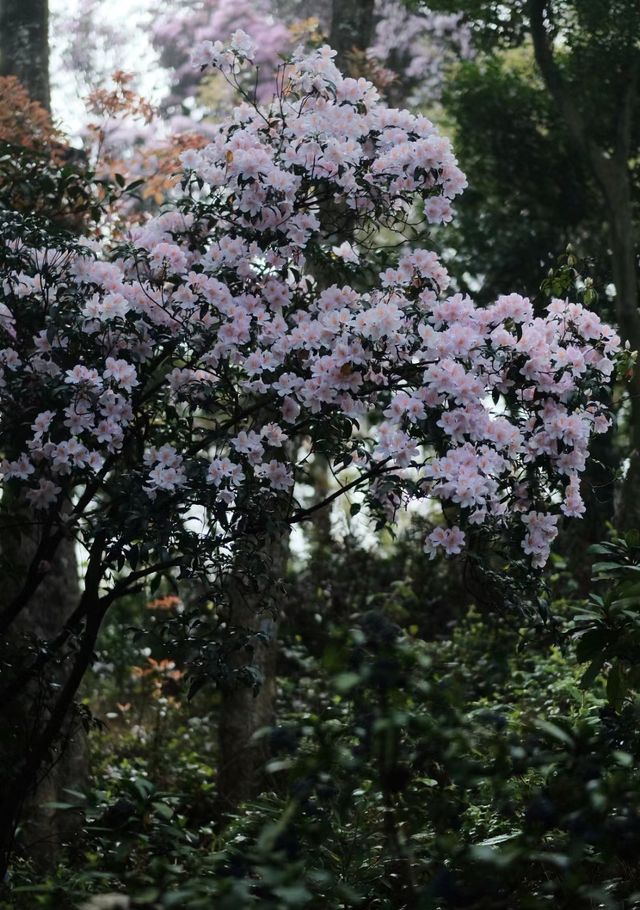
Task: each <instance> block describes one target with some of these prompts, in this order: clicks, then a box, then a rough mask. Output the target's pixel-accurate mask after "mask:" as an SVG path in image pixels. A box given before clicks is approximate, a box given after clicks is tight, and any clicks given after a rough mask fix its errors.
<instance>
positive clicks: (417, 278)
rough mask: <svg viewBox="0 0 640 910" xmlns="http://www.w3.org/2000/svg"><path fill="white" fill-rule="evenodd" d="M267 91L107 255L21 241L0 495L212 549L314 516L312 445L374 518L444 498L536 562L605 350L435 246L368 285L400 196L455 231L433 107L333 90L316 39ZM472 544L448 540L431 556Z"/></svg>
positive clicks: (82, 522) (580, 443) (355, 85)
mask: <svg viewBox="0 0 640 910" xmlns="http://www.w3.org/2000/svg"><path fill="white" fill-rule="evenodd" d="M209 53H210V54H211V60H210V61H208V57H207V55H208V54H209ZM249 53H250V48H249V47H248V45H247V44H246V41H245V39H244V37H243V36H242V35H239V36H236V39H235V48H231V49H223V50H222V51H221V50H219V49H216V48H207V49H206V52H205V51H198V62H199V63H200V65H204V66H207V65H214V66H215V65H217V66H222V67H223V68H228V67H229V66H231V68H232V69H233V70H234V71H235V68H236V67H238V66H240V65H241V64H242V63H243V61H244V60H245V59H246V58H247V57H248V55H249ZM229 61H231V62H229ZM279 85H280V91H279V94H278V96H277V98H276V99H275V100H274V102H273V104H272V105H270V106H269V107H267V108H262V107H260V106H258V105H250V104H244V105H242V106H240V107H239V108H237V109H236V111H235V112H234V115H233V117H232V118H231V120H230V121H229V122H227V123H225V124H222V125H220V126H219V127H218V128H217V130H216V133H215V135H214V137H213V138H212V141H211V143H210V144H209V145H208V146H206V147H205V148H204V149H202V150H201V151H197V152H189V153H188V158H187V157H186V156H185V168H186V172H185V177H184V184H183V188H184V196H183V198H182V199H181V200H180V201H179V202H178V203H177V204H176V206H175V207H174V208H173V209H170V210H167V211H166V212H164V213H163V214H161V215H159V216H157V217H155V218H153V219H152V220H150V221H149V222H147V223H146V224H145V225H143V226H141V227H138V228H136V229H134V230H132V231H131V234H130V237H129V238H128V240H127V242H126V243H124V244H122V245H121V246H120V247H119V248H117V249H116V250H115V251H113V252H112V254H111V255H110V256H107V255H106V252H105V253H103V254H101V255H98V254H97V253H96V251H95V249H93V248H89V247H88V246H86V247H85V248H81V249H79V250H72V249H71V248H69V249H68V250H67V251H66V252H65V251H60V250H58V249H54V248H53V247H52V248H51V249H48V248H34V247H29V246H27V245H26V244H23V245H22V246H20V247H19V248H18V249H16V250H15V251H14V252H12V258H11V262H12V266H11V267H10V268H6V269H5V274H4V275H3V276H2V277H3V281H2V289H3V290H2V295H1V296H2V300H1V301H0V304H1V306H2V307H3V309H2V310H1V311H0V312H1V313H2V320H1V321H0V333H2V335H3V343H4V344H5V345H6V347H5V348H4V350H3V352H2V365H1V367H0V380H1V384H0V402H1V405H2V410H1V413H2V417H1V418H0V435H1V436H2V448H3V451H5V453H7V460H6V461H5V462H4V463H3V464H2V474H3V482H6V483H20V484H26V485H27V489H28V491H29V492H28V496H29V499H30V500H31V501H32V503H33V505H34V506H35V507H37V508H39V509H41V510H43V511H47V513H48V514H53V512H52V511H51V510H52V509H53V507H54V506H55V507H59V506H60V505H61V503H62V502H63V501H64V500H66V501H68V502H69V503H71V504H72V509H71V514H70V516H69V517H68V519H67V520H68V521H69V522H74V521H75V522H77V523H78V525H79V526H82V527H84V528H85V529H87V530H86V531H85V533H90V532H91V533H93V532H92V531H91V528H94V525H93V524H92V523H95V522H96V521H99V522H101V523H100V528H101V529H102V530H103V531H104V521H105V518H104V515H114V516H116V515H118V516H120V517H119V518H118V521H117V522H116V519H115V518H114V519H113V521H114V526H113V529H112V533H113V535H114V538H115V539H118V534H120V533H123V532H122V526H123V525H128V523H130V522H131V521H134V519H135V521H138V522H140V527H144V528H145V530H144V534H145V535H148V534H150V533H152V532H153V533H155V534H157V535H159V536H160V538H161V539H162V540H163V541H164V543H163V547H166V546H169V544H170V545H171V546H174V547H179V546H181V545H182V544H181V543H180V541H183V539H184V535H185V533H186V531H185V528H186V527H187V526H188V527H191V526H195V519H194V518H193V509H194V508H197V509H198V510H199V513H198V514H202V512H204V513H205V514H206V520H205V521H200V523H199V525H198V527H199V528H200V530H199V531H198V532H197V534H198V535H199V538H198V539H199V540H200V541H201V546H202V547H203V548H208V550H207V552H210V553H211V554H212V556H213V555H215V552H216V548H219V547H220V546H222V543H221V541H224V540H227V539H228V538H229V536H233V534H235V533H238V534H239V533H242V528H243V527H244V526H245V524H244V523H243V522H246V520H247V516H253V517H254V519H255V516H256V515H258V514H260V510H261V508H263V505H264V503H265V502H268V501H271V502H273V500H274V499H278V500H279V501H281V502H286V503H288V511H286V516H287V517H286V520H288V521H298V520H302V519H303V518H304V517H305V510H304V509H303V508H302V506H300V505H298V504H297V503H296V501H295V493H296V489H295V482H296V480H297V479H300V478H302V477H303V476H304V457H302V456H300V457H301V462H300V463H298V454H299V452H300V451H301V447H300V444H299V443H300V440H304V441H305V446H304V447H303V448H304V450H306V453H308V452H309V451H314V449H315V448H316V447H317V448H321V450H322V451H323V452H324V453H327V452H329V453H330V454H331V456H332V457H333V460H334V467H335V471H336V475H337V476H338V477H339V478H341V480H342V482H343V484H344V486H345V487H348V488H349V489H353V488H354V487H357V486H361V487H362V488H363V489H365V490H368V491H369V492H368V501H369V504H370V507H371V508H372V509H374V510H379V511H380V512H381V513H382V514H383V515H385V516H386V517H387V518H389V519H392V518H393V516H394V515H395V513H396V511H397V509H398V508H399V507H401V506H402V505H406V504H407V503H409V502H410V501H412V500H415V499H422V500H431V501H434V502H442V503H449V504H453V505H454V506H456V507H457V510H458V512H459V515H460V518H459V524H460V525H461V526H464V525H468V524H471V525H478V526H488V527H489V528H490V529H492V530H500V531H504V530H505V529H507V528H508V527H515V531H516V533H517V535H519V540H520V541H521V544H522V547H523V548H524V551H525V553H527V554H529V555H530V556H531V558H532V561H533V563H534V565H536V566H537V565H542V564H543V563H544V561H545V559H546V558H547V555H548V544H549V543H550V541H551V540H552V538H553V536H554V535H555V533H556V523H557V513H558V512H559V511H560V510H562V511H563V512H564V513H565V514H567V515H579V514H580V513H581V510H582V508H583V506H582V503H581V499H580V493H579V478H580V474H581V472H582V471H583V469H584V466H585V461H586V457H587V451H588V443H589V439H590V437H591V434H592V433H594V432H602V431H604V430H606V428H607V426H608V425H609V418H608V415H607V413H606V410H605V409H604V408H603V406H602V405H601V404H600V403H599V398H600V392H601V390H602V388H603V386H604V385H606V383H607V381H608V379H609V377H610V374H611V371H612V369H613V364H614V358H615V355H616V353H617V351H618V348H619V339H618V338H617V336H616V334H615V333H614V331H613V330H612V329H611V328H609V327H608V326H606V325H604V324H603V323H602V322H601V321H600V320H599V319H598V317H597V316H596V315H595V314H593V313H591V312H588V311H587V310H585V309H584V308H583V307H582V306H580V305H578V304H575V303H569V302H567V301H561V300H554V301H552V303H551V304H550V305H549V307H548V308H547V311H546V313H544V315H536V314H535V313H534V312H533V307H532V305H531V303H530V302H529V300H527V299H526V298H524V297H522V296H520V295H518V294H510V295H506V296H502V297H500V298H499V299H498V300H497V301H496V302H495V303H494V304H493V305H492V306H489V307H487V308H479V307H477V306H475V304H474V303H473V301H472V300H470V299H469V298H468V297H466V296H463V295H460V294H448V293H447V285H448V277H447V273H446V270H445V269H444V267H443V266H442V264H441V263H440V262H439V260H438V257H437V255H436V254H435V253H434V252H433V251H431V250H428V249H408V250H406V251H405V252H404V253H402V254H401V255H400V256H399V257H398V258H397V261H396V262H395V263H394V265H393V266H392V267H390V268H387V269H385V270H384V271H382V272H381V273H380V274H379V275H378V277H377V279H374V280H373V281H371V282H370V283H369V285H368V287H366V288H365V289H363V288H362V274H364V273H361V271H360V268H361V266H360V263H362V262H363V261H364V262H369V264H371V263H372V262H374V261H375V260H374V259H373V258H372V256H371V254H372V250H371V248H370V247H369V246H368V245H367V242H365V240H364V238H367V237H371V236H375V229H377V228H379V227H380V225H388V226H390V227H393V228H400V229H401V228H402V226H403V223H404V221H405V220H406V219H407V218H408V216H409V212H410V211H411V210H413V207H414V205H415V202H416V199H422V200H423V201H424V202H425V210H426V212H427V217H433V215H429V211H431V212H433V211H437V219H438V220H448V217H449V216H450V214H451V205H450V204H451V201H452V200H453V199H454V198H455V196H456V195H458V194H459V193H460V192H461V190H462V189H463V187H464V185H465V179H464V176H463V174H462V173H461V172H460V170H459V168H458V166H457V163H456V159H455V157H454V155H453V153H452V150H451V148H450V145H449V142H448V141H447V140H446V139H444V138H443V137H441V136H440V135H439V134H438V132H437V130H436V129H435V127H434V126H433V125H432V124H431V123H430V121H429V120H428V119H426V118H425V117H422V116H416V115H413V114H411V113H409V112H407V111H399V110H391V109H388V108H387V107H385V106H384V105H383V104H381V103H380V101H379V99H378V95H377V92H376V90H375V88H374V87H373V86H372V85H371V84H370V83H369V82H367V81H365V80H364V79H352V78H344V77H343V76H342V75H341V74H340V73H339V71H338V70H337V69H336V67H335V65H334V63H333V52H332V51H331V50H330V49H329V48H326V47H325V48H321V49H320V50H318V51H314V52H312V53H310V54H305V53H300V54H298V55H297V56H294V58H293V61H292V62H291V64H288V65H287V66H286V67H283V69H282V72H281V76H280V80H279ZM431 200H439V205H438V207H437V209H436V210H434V209H433V208H432V209H431V210H430V209H429V207H428V205H427V203H429V202H430V201H431ZM345 232H348V233H349V235H350V241H349V249H348V250H345V249H344V248H343V246H342V244H339V245H338V249H339V250H340V251H341V252H342V253H345V252H346V254H347V255H344V256H343V255H337V254H336V252H335V250H336V238H340V236H341V235H342V236H344V233H345ZM352 252H353V255H352ZM373 252H375V251H373ZM14 326H15V332H16V337H15V338H14V337H13V335H12V331H14V329H13V327H14ZM296 440H297V442H296ZM305 457H306V456H305ZM101 497H102V499H103V500H104V502H105V506H104V508H96V507H95V505H93V506H92V503H93V504H95V501H96V499H97V500H99V501H102V500H101ZM118 509H120V510H121V511H120V512H118V511H117V510H118ZM149 514H151V515H152V516H153V518H149V517H148V516H149ZM131 516H133V517H131ZM135 516H138V517H135ZM145 516H147V517H145ZM172 522H173V524H172ZM94 531H95V528H94ZM193 533H196V532H195V531H194V532H193ZM464 539H465V538H464V532H463V531H462V530H461V529H460V528H459V527H458V526H456V527H454V528H450V529H442V528H439V529H437V530H436V531H434V532H433V533H432V534H430V535H429V537H428V539H427V543H426V548H427V550H428V552H429V553H430V554H434V553H435V552H436V551H437V550H438V549H440V548H441V549H444V550H445V551H446V552H448V553H457V552H459V551H460V550H461V548H462V545H463V543H464ZM167 541H168V543H167Z"/></svg>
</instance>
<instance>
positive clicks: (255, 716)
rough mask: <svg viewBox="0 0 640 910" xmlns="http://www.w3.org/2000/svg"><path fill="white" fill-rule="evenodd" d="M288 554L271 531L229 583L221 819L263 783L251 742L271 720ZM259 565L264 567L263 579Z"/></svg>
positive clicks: (263, 745)
mask: <svg viewBox="0 0 640 910" xmlns="http://www.w3.org/2000/svg"><path fill="white" fill-rule="evenodd" d="M288 553H289V538H288V534H287V532H286V531H284V530H279V531H278V530H276V531H275V533H273V534H272V535H271V536H270V537H269V538H268V539H267V540H266V541H265V542H264V544H263V546H262V547H261V550H260V553H259V558H257V559H252V558H251V556H250V555H249V557H248V558H246V557H245V555H244V554H239V556H238V558H237V561H236V566H235V570H234V571H235V574H236V577H234V578H232V579H231V580H230V585H229V626H230V628H231V630H232V634H233V635H234V636H235V637H236V638H237V641H238V642H239V647H238V648H237V649H236V650H235V651H234V652H233V653H232V655H231V661H230V663H231V667H230V669H231V676H230V680H229V684H228V685H227V686H226V687H225V690H224V691H223V694H222V703H221V707H220V715H219V727H218V738H219V746H220V760H219V764H218V778H217V781H218V808H219V813H220V815H221V817H224V816H226V815H228V814H229V813H230V812H233V811H234V810H235V809H236V808H237V807H238V806H239V805H240V804H241V803H243V802H245V801H246V800H249V799H252V798H253V797H255V796H256V795H257V794H258V793H259V792H260V789H261V787H262V784H263V782H264V765H265V762H266V761H267V759H268V757H269V748H268V742H267V740H266V739H264V738H263V739H262V740H256V739H255V734H256V732H257V731H258V730H260V728H261V727H266V726H270V725H272V724H273V723H274V720H275V702H276V662H277V653H278V647H277V646H278V621H279V610H280V607H279V601H280V600H281V598H279V597H278V589H279V587H282V586H283V583H284V578H285V575H286V566H287V558H288ZM260 563H263V564H264V573H263V572H262V571H261V569H260ZM256 570H257V572H256ZM247 572H251V573H252V574H259V575H260V577H258V578H255V577H253V578H252V579H251V582H252V585H251V587H249V586H247V585H246V584H244V583H243V582H242V580H241V579H242V576H243V575H245V574H246V573H247ZM254 583H255V584H254Z"/></svg>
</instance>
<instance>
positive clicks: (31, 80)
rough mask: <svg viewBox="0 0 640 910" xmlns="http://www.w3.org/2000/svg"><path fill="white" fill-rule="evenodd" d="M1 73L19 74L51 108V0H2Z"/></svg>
mask: <svg viewBox="0 0 640 910" xmlns="http://www.w3.org/2000/svg"><path fill="white" fill-rule="evenodd" d="M0 76H17V78H18V79H19V80H20V82H21V83H22V84H23V85H24V87H25V88H26V89H27V91H28V92H29V95H30V96H31V98H33V99H34V101H39V102H40V104H42V105H43V106H44V107H45V108H46V109H47V110H50V109H51V97H50V89H49V5H48V0H0Z"/></svg>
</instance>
